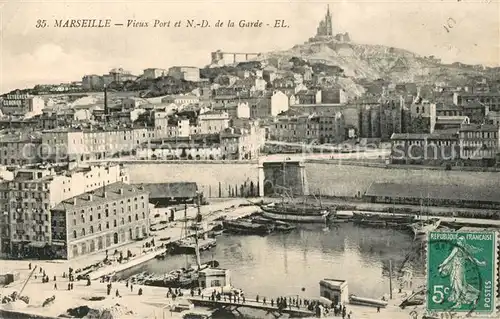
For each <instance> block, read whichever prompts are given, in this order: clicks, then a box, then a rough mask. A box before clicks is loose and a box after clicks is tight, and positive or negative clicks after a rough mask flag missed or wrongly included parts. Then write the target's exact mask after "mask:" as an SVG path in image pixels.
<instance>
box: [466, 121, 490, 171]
mask: <svg viewBox="0 0 500 319" xmlns="http://www.w3.org/2000/svg"><path fill="white" fill-rule="evenodd" d="M459 144H460V150H461V157H462V158H463V159H464V160H467V161H468V163H469V164H476V165H478V164H479V165H482V166H493V165H495V163H496V157H497V154H498V153H499V147H500V128H499V126H497V125H490V124H465V125H462V126H461V127H460V130H459Z"/></svg>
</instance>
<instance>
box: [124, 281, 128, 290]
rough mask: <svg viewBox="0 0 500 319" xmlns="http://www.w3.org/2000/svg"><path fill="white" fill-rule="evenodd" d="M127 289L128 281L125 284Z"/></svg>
mask: <svg viewBox="0 0 500 319" xmlns="http://www.w3.org/2000/svg"><path fill="white" fill-rule="evenodd" d="M125 287H127V288H128V280H127V282H125Z"/></svg>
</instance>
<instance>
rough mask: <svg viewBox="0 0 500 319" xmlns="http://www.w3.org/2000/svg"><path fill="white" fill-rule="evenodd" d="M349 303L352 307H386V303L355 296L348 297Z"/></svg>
mask: <svg viewBox="0 0 500 319" xmlns="http://www.w3.org/2000/svg"><path fill="white" fill-rule="evenodd" d="M349 303H350V304H353V305H360V306H369V307H381V308H385V307H387V302H386V301H383V300H379V299H373V298H365V297H358V296H356V295H349Z"/></svg>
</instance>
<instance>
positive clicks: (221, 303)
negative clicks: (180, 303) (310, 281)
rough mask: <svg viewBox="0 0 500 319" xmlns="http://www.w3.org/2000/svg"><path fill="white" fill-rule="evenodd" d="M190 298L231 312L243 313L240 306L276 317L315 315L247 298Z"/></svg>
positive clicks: (200, 303)
mask: <svg viewBox="0 0 500 319" xmlns="http://www.w3.org/2000/svg"><path fill="white" fill-rule="evenodd" d="M186 300H189V301H190V302H191V303H192V304H193V305H195V306H201V307H207V308H210V309H217V310H225V311H229V312H237V313H239V314H241V313H240V312H239V311H238V309H239V308H249V309H257V310H263V311H266V315H267V314H270V315H273V316H274V317H275V318H279V317H281V316H282V315H283V314H287V315H289V316H290V317H292V318H307V317H312V316H314V315H315V314H314V312H312V311H310V310H308V309H306V308H304V307H301V308H297V307H296V306H292V307H290V308H286V309H281V310H280V309H279V308H278V307H276V306H271V305H270V304H269V303H266V304H264V303H263V302H258V301H256V300H249V299H246V300H245V302H232V301H225V300H210V299H209V298H203V297H188V298H186Z"/></svg>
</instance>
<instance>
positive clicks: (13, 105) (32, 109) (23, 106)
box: [0, 94, 45, 118]
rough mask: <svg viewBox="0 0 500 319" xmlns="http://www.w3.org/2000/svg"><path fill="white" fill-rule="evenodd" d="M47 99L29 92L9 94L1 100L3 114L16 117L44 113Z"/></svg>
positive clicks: (0, 106) (0, 105)
mask: <svg viewBox="0 0 500 319" xmlns="http://www.w3.org/2000/svg"><path fill="white" fill-rule="evenodd" d="M44 107H45V101H44V100H43V98H41V97H39V96H33V95H29V94H7V95H6V96H5V97H4V98H3V99H2V100H1V101H0V111H1V114H3V115H7V116H14V117H23V118H32V117H33V116H35V115H40V114H42V111H43V108H44Z"/></svg>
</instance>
